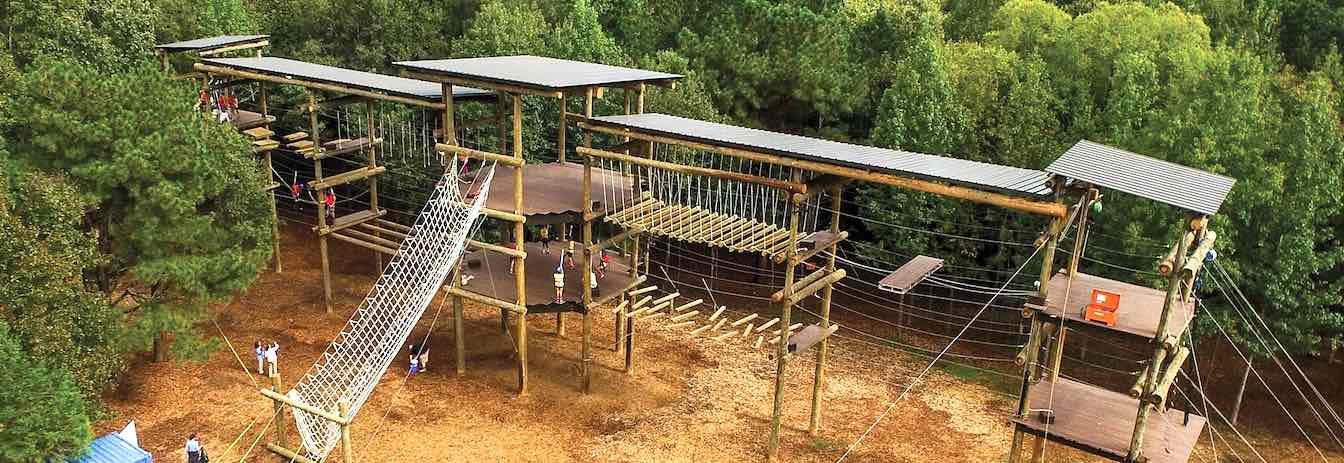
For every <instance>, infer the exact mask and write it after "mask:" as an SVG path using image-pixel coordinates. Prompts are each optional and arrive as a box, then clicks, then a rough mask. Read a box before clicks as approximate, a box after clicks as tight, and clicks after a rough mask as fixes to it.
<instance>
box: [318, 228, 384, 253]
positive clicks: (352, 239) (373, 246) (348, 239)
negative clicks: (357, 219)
mask: <svg viewBox="0 0 1344 463" xmlns="http://www.w3.org/2000/svg"><path fill="white" fill-rule="evenodd" d="M347 231H348V230H347ZM326 236H329V237H332V238H336V239H338V240H341V241H344V242H347V243H350V244H353V245H355V246H359V247H362V248H366V249H370V250H373V251H378V252H381V253H383V254H387V255H389V256H395V255H397V250H396V249H394V248H389V247H386V246H381V245H378V244H374V243H370V242H368V241H364V240H361V239H358V238H355V237H353V236H349V235H343V234H341V233H332V234H329V235H326Z"/></svg>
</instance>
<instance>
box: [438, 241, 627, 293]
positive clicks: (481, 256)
mask: <svg viewBox="0 0 1344 463" xmlns="http://www.w3.org/2000/svg"><path fill="white" fill-rule="evenodd" d="M566 247H567V246H566V242H564V241H552V242H551V253H550V254H544V253H542V249H541V243H526V244H525V246H524V248H525V249H526V250H527V259H525V261H524V267H525V268H524V277H525V278H526V283H527V305H528V306H533V305H545V304H548V303H551V302H554V301H555V279H554V277H553V273H554V272H555V267H556V266H557V265H560V255H561V252H562V250H564V249H566ZM581 248H582V246H581V245H579V244H577V243H576V244H575V245H574V249H575V252H574V253H575V255H577V256H578V258H580V259H581V258H583V257H582V256H583V253H582V251H580V250H579V249H581ZM607 255H609V256H611V264H610V265H608V267H607V270H606V272H605V274H606V276H605V277H604V278H601V279H598V281H597V288H598V292H599V293H600V294H603V295H605V294H608V293H609V292H610V291H620V290H622V289H624V288H625V287H626V286H627V285H629V284H630V273H629V271H630V264H629V263H628V261H627V259H626V258H625V257H624V256H622V255H620V254H617V253H614V252H608V253H607ZM465 259H466V261H467V263H468V265H469V267H468V268H467V272H468V273H470V274H471V275H474V276H475V278H473V279H472V280H471V282H470V283H468V284H467V285H466V286H463V287H462V289H465V290H467V291H471V292H473V293H476V294H480V295H484V296H490V297H494V298H496V299H501V300H505V301H516V300H518V292H517V290H516V287H515V286H514V276H513V275H511V274H509V261H510V260H511V259H512V258H511V257H509V256H506V255H503V254H500V253H497V252H490V251H475V252H471V253H468V254H467V256H466V257H465ZM473 260H477V261H480V265H479V266H478V267H474V268H473V267H470V264H471V262H472V261H473ZM594 260H596V256H594ZM582 267H583V266H582V265H580V262H576V263H575V267H574V268H572V269H571V268H568V267H566V268H565V300H566V301H579V300H580V299H582V298H583V273H582ZM594 268H596V265H595V266H594ZM597 297H598V295H597V294H594V295H593V298H594V299H596V298H597Z"/></svg>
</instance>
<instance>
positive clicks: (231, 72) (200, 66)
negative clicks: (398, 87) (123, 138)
mask: <svg viewBox="0 0 1344 463" xmlns="http://www.w3.org/2000/svg"><path fill="white" fill-rule="evenodd" d="M192 68H194V69H196V70H197V71H201V72H208V73H213V74H220V75H226V76H232V77H242V78H244V79H252V80H259V81H263V82H271V83H276V84H284V85H298V86H300V87H307V88H312V89H316V90H323V91H327V92H335V93H344V94H348V95H360V96H364V97H368V98H373V99H375V100H383V101H391V102H395V103H402V104H408V105H413V106H422V107H426V108H433V109H443V104H442V103H436V102H429V101H425V100H418V99H415V98H406V97H400V96H395V95H386V94H382V93H377V92H370V91H368V90H360V89H357V88H352V87H346V86H343V85H335V84H324V83H319V82H309V81H304V80H296V79H290V78H286V77H275V76H269V75H266V74H258V73H255V72H247V71H239V70H236V69H233V68H226V67H221V66H211V65H208V64H205V63H196V64H194V65H192Z"/></svg>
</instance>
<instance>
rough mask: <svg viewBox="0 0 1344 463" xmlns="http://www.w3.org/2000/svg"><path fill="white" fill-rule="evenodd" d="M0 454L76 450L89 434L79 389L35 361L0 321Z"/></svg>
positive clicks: (31, 455)
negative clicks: (1, 386) (1, 391)
mask: <svg viewBox="0 0 1344 463" xmlns="http://www.w3.org/2000/svg"><path fill="white" fill-rule="evenodd" d="M0 383H3V384H4V385H5V393H4V394H0V423H4V424H5V425H4V426H0V460H4V461H46V459H47V458H51V457H55V458H66V457H74V456H78V455H79V453H80V452H82V451H83V450H84V448H85V447H86V446H88V445H89V442H91V441H92V440H93V427H92V426H91V425H90V424H89V417H88V415H87V414H86V413H85V408H84V402H83V400H81V399H80V396H79V389H78V388H76V387H75V384H74V382H72V381H70V378H69V377H68V376H67V375H66V374H65V373H64V372H62V371H60V370H57V369H52V368H49V367H47V366H45V365H43V364H41V363H39V362H36V361H34V360H33V359H32V358H30V357H29V356H28V355H27V354H25V353H24V352H23V350H22V349H21V348H20V346H19V341H18V340H17V339H15V337H14V336H13V334H12V333H11V332H10V329H9V325H8V324H6V323H5V322H4V321H0Z"/></svg>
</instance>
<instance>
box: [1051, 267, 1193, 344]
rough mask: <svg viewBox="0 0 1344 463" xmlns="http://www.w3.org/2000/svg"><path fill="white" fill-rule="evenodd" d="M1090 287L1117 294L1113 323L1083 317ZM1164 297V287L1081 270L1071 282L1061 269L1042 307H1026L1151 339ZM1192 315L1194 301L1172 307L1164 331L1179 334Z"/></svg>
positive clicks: (1073, 321)
mask: <svg viewBox="0 0 1344 463" xmlns="http://www.w3.org/2000/svg"><path fill="white" fill-rule="evenodd" d="M1093 289H1100V290H1103V291H1110V292H1113V293H1116V294H1119V295H1120V310H1119V315H1118V316H1117V318H1116V324H1115V326H1113V327H1112V326H1106V325H1104V324H1101V323H1096V322H1089V321H1086V319H1084V317H1083V308H1084V307H1086V306H1087V304H1088V303H1089V302H1091V297H1092V290H1093ZM1065 291H1067V292H1068V295H1067V299H1068V301H1067V306H1066V305H1065V304H1066V302H1065V299H1066V296H1065ZM1166 297H1167V293H1166V291H1163V290H1159V289H1153V288H1148V287H1143V286H1139V285H1133V284H1129V283H1124V282H1120V281H1115V280H1111V279H1107V278H1102V277H1098V276H1093V275H1088V274H1086V273H1082V272H1078V276H1077V278H1075V279H1074V281H1073V284H1072V285H1070V284H1069V277H1068V275H1066V274H1064V273H1063V272H1062V271H1061V272H1060V273H1056V274H1055V276H1054V277H1053V278H1050V293H1049V297H1047V298H1046V300H1045V307H1041V306H1036V305H1031V304H1028V305H1027V307H1028V308H1031V309H1036V310H1041V313H1043V314H1045V315H1048V316H1051V317H1055V318H1058V317H1059V316H1060V314H1061V313H1062V314H1063V316H1064V318H1066V319H1067V320H1068V321H1069V322H1070V323H1078V324H1084V325H1092V326H1095V327H1097V328H1101V329H1109V330H1115V331H1119V332H1122V333H1128V334H1132V335H1135V336H1140V337H1143V338H1147V339H1152V338H1153V337H1154V336H1156V335H1157V322H1158V319H1160V318H1161V316H1162V305H1163V303H1164V302H1165V301H1166ZM1194 316H1195V303H1194V301H1193V300H1192V301H1190V302H1187V303H1186V304H1185V305H1184V306H1183V307H1180V306H1178V307H1176V308H1174V309H1173V310H1172V312H1171V319H1170V320H1169V322H1168V324H1167V334H1170V335H1173V336H1176V337H1180V336H1181V333H1182V332H1184V331H1185V328H1186V327H1187V326H1188V325H1189V324H1190V319H1191V318H1194Z"/></svg>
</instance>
